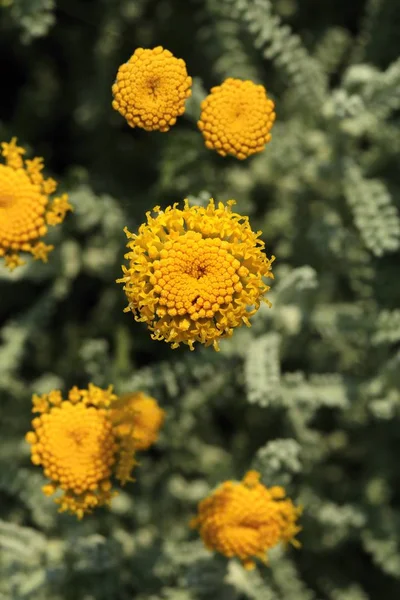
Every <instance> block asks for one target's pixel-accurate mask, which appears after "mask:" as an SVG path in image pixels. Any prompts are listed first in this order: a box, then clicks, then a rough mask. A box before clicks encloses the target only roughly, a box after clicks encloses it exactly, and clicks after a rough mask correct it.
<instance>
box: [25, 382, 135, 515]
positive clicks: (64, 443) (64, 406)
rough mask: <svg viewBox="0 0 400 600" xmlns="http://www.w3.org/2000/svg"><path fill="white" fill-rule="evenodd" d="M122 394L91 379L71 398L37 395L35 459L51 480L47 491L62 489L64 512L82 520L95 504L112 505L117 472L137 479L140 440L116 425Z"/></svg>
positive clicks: (33, 438) (29, 436)
mask: <svg viewBox="0 0 400 600" xmlns="http://www.w3.org/2000/svg"><path fill="white" fill-rule="evenodd" d="M116 399H117V397H116V396H115V394H113V393H112V388H111V387H110V388H108V389H107V390H102V389H101V388H98V387H96V386H95V385H92V384H90V385H89V388H88V389H87V390H79V389H78V388H76V387H74V388H72V390H71V392H70V394H69V399H68V400H63V399H62V396H61V392H59V391H58V390H53V391H52V392H50V393H49V394H43V395H42V396H37V395H36V394H35V395H34V396H33V412H35V413H40V416H39V417H36V418H35V419H33V421H32V426H33V431H30V432H28V433H27V434H26V436H25V439H26V441H27V442H28V443H29V444H31V459H32V462H33V464H35V465H41V466H42V467H43V470H44V474H45V476H46V477H47V478H48V479H49V480H50V483H49V484H47V485H45V486H44V487H43V492H44V493H45V494H46V495H51V494H53V493H54V492H56V491H57V490H58V489H60V490H61V491H62V495H61V496H60V497H58V498H56V500H55V502H56V503H57V504H59V505H60V511H69V512H71V513H74V514H76V515H77V517H78V518H79V519H80V518H82V517H83V515H84V514H85V513H90V512H92V510H93V508H95V507H97V506H103V505H106V504H109V503H110V501H111V499H112V498H113V496H115V495H116V493H117V492H116V491H114V490H113V489H112V483H111V477H112V475H114V476H115V477H116V478H117V479H118V480H119V481H120V482H121V483H122V484H124V483H126V481H128V480H129V479H131V477H130V474H131V471H132V468H133V467H134V465H135V464H136V463H135V458H134V450H135V448H134V444H133V442H132V439H131V437H130V436H124V435H121V434H120V432H118V431H116V430H115V428H114V424H113V420H112V419H111V413H112V412H113V409H112V408H111V407H112V406H113V403H114V401H115V400H116Z"/></svg>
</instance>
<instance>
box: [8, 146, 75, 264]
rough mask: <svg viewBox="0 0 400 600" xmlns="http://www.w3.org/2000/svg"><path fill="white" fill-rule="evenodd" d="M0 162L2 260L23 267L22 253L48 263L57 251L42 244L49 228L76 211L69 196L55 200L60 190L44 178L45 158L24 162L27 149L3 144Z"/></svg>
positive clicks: (55, 184)
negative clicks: (52, 254) (49, 253)
mask: <svg viewBox="0 0 400 600" xmlns="http://www.w3.org/2000/svg"><path fill="white" fill-rule="evenodd" d="M1 146H2V152H1V153H2V155H3V157H4V158H5V163H0V258H4V260H5V264H6V265H7V267H8V268H9V269H11V270H12V269H14V268H15V267H17V266H19V265H22V264H23V263H24V261H23V260H22V259H21V257H20V253H23V252H30V253H31V254H32V255H33V257H34V258H35V259H40V260H43V261H44V262H47V254H48V252H50V250H52V249H53V246H48V245H46V244H44V243H43V242H42V241H41V238H42V237H43V236H44V235H46V233H47V226H48V225H57V224H58V223H61V222H62V221H63V220H64V217H65V215H66V213H67V212H68V211H69V210H72V206H71V205H70V204H69V202H68V196H67V194H63V195H62V196H59V197H57V198H51V194H53V192H54V191H55V190H56V188H57V183H56V182H55V181H54V179H45V178H44V177H43V175H42V170H43V159H42V158H34V159H33V160H25V161H24V160H23V159H22V155H23V154H24V153H25V150H24V149H23V148H20V147H19V146H17V144H16V138H13V139H12V140H11V142H10V143H5V142H3V143H2V144H1Z"/></svg>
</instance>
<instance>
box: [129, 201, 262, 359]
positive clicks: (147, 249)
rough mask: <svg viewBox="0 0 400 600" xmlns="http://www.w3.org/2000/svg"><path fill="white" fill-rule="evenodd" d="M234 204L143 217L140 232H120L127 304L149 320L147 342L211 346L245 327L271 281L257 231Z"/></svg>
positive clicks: (140, 317)
mask: <svg viewBox="0 0 400 600" xmlns="http://www.w3.org/2000/svg"><path fill="white" fill-rule="evenodd" d="M234 204H235V201H234V200H229V201H228V202H227V204H226V205H224V204H223V203H222V202H220V203H219V204H218V206H217V207H216V206H215V204H214V200H212V199H211V200H210V202H209V204H208V206H206V207H200V206H191V207H190V206H189V203H188V201H187V200H185V204H184V208H183V209H179V208H177V207H178V205H177V204H174V205H173V206H172V207H171V206H169V207H167V208H166V210H165V211H162V210H161V209H160V208H159V207H155V208H154V211H153V212H154V213H156V216H155V217H153V216H151V213H150V212H148V213H147V214H146V216H147V223H144V224H143V225H141V227H140V228H139V232H138V234H131V233H129V231H127V230H126V233H127V236H128V238H130V241H129V242H128V248H129V252H128V253H127V254H126V255H125V258H126V259H127V260H128V263H129V264H128V266H127V267H126V266H123V267H122V268H123V272H124V277H123V278H121V279H119V280H118V282H122V283H123V284H124V290H125V293H126V296H127V298H128V301H129V304H128V307H127V308H126V309H125V310H126V311H132V313H133V314H134V316H135V319H136V320H137V321H143V322H145V323H147V326H148V327H149V329H150V330H151V331H152V338H153V339H156V340H165V341H166V342H168V343H170V344H171V345H172V348H177V347H178V346H179V344H180V343H184V344H188V345H189V347H190V349H191V350H193V347H194V346H193V344H194V343H195V342H199V343H201V344H204V345H206V346H209V345H211V344H212V345H213V346H214V348H215V349H216V350H218V340H219V339H221V338H224V337H230V336H231V335H232V333H233V330H234V328H235V327H239V326H241V325H243V323H244V324H246V325H248V326H249V325H250V322H249V317H251V316H252V315H253V314H254V313H255V312H256V311H257V310H258V308H259V307H260V303H261V301H262V300H264V301H265V302H266V303H267V304H269V301H268V300H267V299H265V298H264V295H265V293H266V292H267V291H268V290H269V286H267V285H266V283H265V281H264V279H265V278H273V275H272V273H271V263H272V261H273V260H274V257H272V258H271V259H268V258H267V256H266V255H265V253H264V242H263V241H261V240H260V239H259V236H260V235H261V232H260V231H259V232H257V233H255V232H253V231H252V229H251V227H250V224H249V219H248V217H242V216H241V215H239V214H237V213H234V212H232V206H233V205H234Z"/></svg>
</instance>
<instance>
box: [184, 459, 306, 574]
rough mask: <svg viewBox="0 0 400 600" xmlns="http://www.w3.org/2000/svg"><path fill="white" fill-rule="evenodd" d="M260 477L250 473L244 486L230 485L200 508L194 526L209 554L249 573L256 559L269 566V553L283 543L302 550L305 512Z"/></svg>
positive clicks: (245, 479) (277, 488) (244, 480)
mask: <svg viewBox="0 0 400 600" xmlns="http://www.w3.org/2000/svg"><path fill="white" fill-rule="evenodd" d="M259 480H260V474H259V473H257V471H249V472H248V473H247V474H246V475H245V477H244V478H243V480H242V482H235V481H226V482H225V483H223V484H222V485H221V486H220V487H218V488H217V489H216V490H215V491H214V492H213V493H212V494H211V495H210V496H209V497H207V498H205V499H204V500H202V501H201V502H200V504H199V509H198V516H197V517H195V518H194V519H192V521H191V526H192V527H193V528H196V529H198V530H199V533H200V535H201V537H202V539H203V542H204V544H205V545H206V547H207V548H208V549H209V550H214V551H216V552H220V553H221V554H223V555H224V556H226V557H228V558H232V557H234V556H235V557H237V558H239V559H240V560H241V561H242V563H243V565H244V567H245V568H246V569H253V568H254V567H255V562H254V558H259V559H260V560H261V561H262V562H264V563H267V559H268V557H267V551H268V550H269V549H270V548H272V547H273V546H276V545H277V544H278V543H279V542H284V543H289V542H290V543H292V544H293V545H294V546H299V542H298V541H297V540H296V539H294V538H295V536H296V534H297V533H298V532H299V531H300V530H301V528H300V527H299V526H298V525H297V519H298V517H299V515H300V513H301V509H300V508H298V507H296V506H294V504H293V503H292V501H291V500H289V499H287V498H285V490H284V489H283V488H281V487H277V486H276V487H271V488H266V487H265V486H264V485H263V484H262V483H260V481H259Z"/></svg>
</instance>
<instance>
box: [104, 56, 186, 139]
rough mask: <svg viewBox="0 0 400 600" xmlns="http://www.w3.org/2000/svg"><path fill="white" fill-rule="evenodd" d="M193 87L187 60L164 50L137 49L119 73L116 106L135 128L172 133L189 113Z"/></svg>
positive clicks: (114, 102) (115, 92) (115, 94)
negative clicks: (187, 100) (178, 121)
mask: <svg viewBox="0 0 400 600" xmlns="http://www.w3.org/2000/svg"><path fill="white" fill-rule="evenodd" d="M191 85H192V78H191V77H189V76H188V74H187V71H186V64H185V61H184V60H182V59H181V58H175V57H174V56H173V54H172V52H170V51H169V50H164V48H163V47H162V46H157V47H156V48H153V49H144V48H137V49H136V50H135V52H134V54H133V55H132V56H131V57H130V59H129V60H128V62H127V63H125V64H123V65H121V66H120V68H119V69H118V73H117V79H116V81H115V83H114V85H113V86H112V93H113V96H114V100H113V103H112V106H113V108H114V109H115V110H117V111H118V112H120V113H121V115H122V116H123V117H125V119H126V120H127V121H128V124H129V125H130V126H131V127H142V128H143V129H146V131H155V130H157V131H168V129H169V128H170V127H171V126H172V125H175V123H176V118H177V117H179V116H180V115H182V114H183V113H184V112H185V100H186V98H188V97H189V96H190V95H191Z"/></svg>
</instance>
